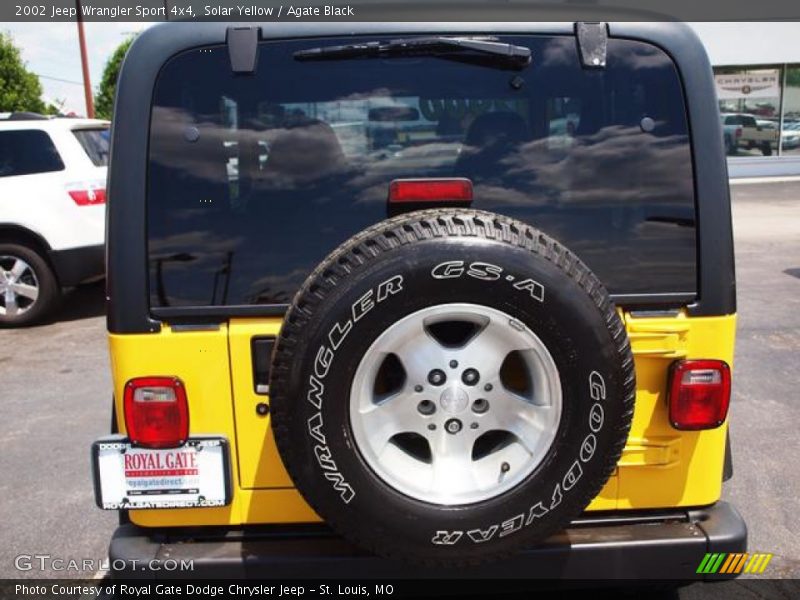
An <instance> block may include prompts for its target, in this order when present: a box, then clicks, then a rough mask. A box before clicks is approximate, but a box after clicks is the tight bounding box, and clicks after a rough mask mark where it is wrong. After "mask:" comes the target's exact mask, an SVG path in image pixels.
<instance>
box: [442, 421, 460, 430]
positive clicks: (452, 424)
mask: <svg viewBox="0 0 800 600" xmlns="http://www.w3.org/2000/svg"><path fill="white" fill-rule="evenodd" d="M461 427H463V426H462V425H461V421H459V420H458V419H448V420H447V422H446V423H445V424H444V428H445V430H446V431H447V433H458V432H459V431H461Z"/></svg>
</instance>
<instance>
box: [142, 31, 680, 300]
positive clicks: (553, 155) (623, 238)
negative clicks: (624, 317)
mask: <svg viewBox="0 0 800 600" xmlns="http://www.w3.org/2000/svg"><path fill="white" fill-rule="evenodd" d="M507 41H508V42H510V43H514V44H524V45H527V46H530V47H531V50H532V52H533V53H534V56H535V57H536V60H535V61H534V62H533V64H532V65H531V66H529V67H527V68H525V69H524V70H523V71H522V72H521V73H519V74H516V73H513V72H512V73H510V72H509V71H507V70H504V69H498V68H492V67H490V66H483V65H476V64H472V63H459V62H456V61H452V60H442V59H439V58H435V57H414V58H413V59H409V58H398V59H387V60H383V59H380V60H343V61H325V62H302V63H301V62H297V61H295V60H294V59H293V58H292V55H293V53H294V52H295V51H296V50H300V49H302V48H304V47H307V46H309V44H310V42H303V41H295V42H273V43H264V44H262V46H261V50H260V52H261V55H260V57H259V69H258V72H257V73H256V74H255V75H254V76H252V77H236V76H235V75H233V74H232V73H231V72H230V64H229V60H228V57H227V54H226V52H225V50H224V49H215V50H212V51H204V52H200V51H195V52H188V53H185V54H183V55H181V56H179V57H177V58H175V59H174V60H173V61H171V62H170V63H169V64H167V65H166V66H165V67H164V69H163V70H162V74H161V76H160V78H159V81H158V84H157V86H156V91H155V99H154V108H153V115H152V122H151V133H150V142H151V143H150V170H149V192H148V236H149V253H150V255H149V258H150V290H151V303H152V304H153V305H154V306H190V305H236V304H239V305H242V304H244V305H250V304H276V303H277V304H280V303H286V302H288V301H290V299H291V297H292V296H293V294H294V293H295V292H296V291H297V289H298V288H299V286H300V285H301V284H302V282H303V281H304V279H305V278H306V277H307V276H308V274H309V273H310V271H311V270H312V269H313V268H314V267H315V266H316V265H317V264H318V263H319V262H320V261H321V260H322V259H323V258H324V257H325V256H326V255H327V254H328V253H329V252H331V251H332V250H333V249H335V248H336V246H338V245H339V244H341V243H342V242H343V241H345V240H346V239H348V238H349V237H351V236H352V235H354V234H355V233H357V232H359V231H361V230H363V229H365V228H367V227H369V226H370V225H372V224H374V223H376V222H378V221H381V220H383V219H385V218H386V217H387V202H386V198H387V192H388V188H389V183H390V182H391V181H392V180H394V179H398V178H424V177H468V178H470V179H471V180H472V182H473V185H474V189H475V201H474V202H473V205H472V206H473V208H478V209H484V210H491V211H493V212H497V213H500V214H505V215H509V216H512V217H514V218H518V219H520V220H523V221H526V222H529V223H531V224H533V225H534V226H536V227H539V228H540V229H542V230H544V231H545V232H547V233H549V234H550V235H552V236H554V237H556V238H557V239H559V240H560V241H562V242H563V243H565V244H566V245H567V246H569V247H570V248H571V249H572V250H574V251H576V252H577V253H578V254H579V255H580V256H581V258H583V260H585V261H586V262H587V263H588V264H589V266H590V267H592V268H593V269H594V270H595V272H596V273H597V274H598V275H599V276H600V278H601V279H602V280H603V281H604V282H605V283H606V285H607V286H608V287H609V288H610V290H611V291H612V293H618V294H647V293H659V292H667V291H669V292H675V291H683V292H686V293H688V294H692V293H694V292H695V289H696V271H695V230H694V196H693V187H692V180H693V177H692V171H691V169H692V167H691V154H690V149H689V144H688V137H687V124H686V115H685V109H684V106H683V98H682V91H681V88H680V80H679V78H678V76H677V73H676V71H675V67H674V65H673V64H672V62H671V61H670V59H669V58H668V57H667V56H666V55H665V54H664V53H663V52H661V51H660V50H658V49H656V48H655V47H653V46H649V45H647V44H643V43H640V42H633V41H627V40H611V41H609V65H608V68H606V69H603V70H596V71H590V70H585V69H583V68H582V67H581V64H580V60H579V58H578V55H577V49H576V47H575V43H574V39H573V38H569V37H563V38H561V37H553V38H546V37H531V38H519V37H512V36H509V38H508V40H507ZM326 43H331V44H336V43H339V42H337V40H330V41H329V42H326ZM313 44H314V45H319V41H318V40H316V41H314V42H313ZM173 73H180V76H173V75H172V74H173ZM513 77H520V78H522V81H523V84H522V85H511V79H512V78H513ZM642 273H647V274H648V275H647V276H646V277H642Z"/></svg>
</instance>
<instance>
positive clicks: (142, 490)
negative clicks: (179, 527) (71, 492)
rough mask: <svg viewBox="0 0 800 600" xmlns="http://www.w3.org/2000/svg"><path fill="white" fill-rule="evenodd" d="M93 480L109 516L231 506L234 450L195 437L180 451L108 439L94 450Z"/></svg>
mask: <svg viewBox="0 0 800 600" xmlns="http://www.w3.org/2000/svg"><path fill="white" fill-rule="evenodd" d="M203 452H205V454H203ZM126 455H127V457H128V458H127V461H128V462H126ZM92 478H93V481H94V496H95V504H97V506H98V507H99V508H101V509H103V510H155V509H165V508H168V509H180V508H212V507H221V506H228V505H229V504H230V503H231V499H232V488H231V461H230V446H229V444H228V440H227V438H225V437H223V436H216V435H208V436H194V437H191V438H189V439H188V440H187V441H186V443H184V444H183V445H182V446H180V447H177V448H163V449H154V448H142V447H140V446H136V445H134V444H132V443H131V441H130V440H129V439H128V438H127V437H125V436H123V435H112V436H107V437H103V438H101V439H99V440H96V441H95V442H94V443H93V444H92Z"/></svg>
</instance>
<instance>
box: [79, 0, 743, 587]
mask: <svg viewBox="0 0 800 600" xmlns="http://www.w3.org/2000/svg"><path fill="white" fill-rule="evenodd" d="M421 10H422V9H421ZM486 10H487V14H488V12H489V11H491V13H492V16H493V17H497V14H498V13H497V12H496V11H497V10H499V9H498V8H496V7H495V5H492V6H491V7H489V8H487V9H486ZM409 55H411V56H413V59H409V58H408V56H409ZM552 57H557V60H552ZM711 73H712V71H711V68H710V66H709V63H708V60H707V57H706V54H705V51H704V49H703V46H702V44H701V42H700V41H699V39H698V38H697V37H696V36H695V34H694V33H693V32H692V30H691V29H690V28H689V27H688V26H685V25H683V24H679V23H636V22H620V23H609V24H606V23H580V22H579V23H540V22H535V23H534V22H531V23H513V22H503V23H498V22H493V20H492V19H488V18H487V19H486V22H484V23H481V24H480V25H479V24H477V23H440V22H436V23H434V22H424V23H419V24H409V23H392V22H385V23H369V24H353V23H336V24H334V23H302V24H298V25H290V24H282V26H281V27H280V28H276V27H275V26H274V24H269V23H264V24H256V23H250V24H248V25H247V26H241V25H239V26H237V27H228V26H227V25H226V24H225V23H203V24H202V25H190V24H186V23H167V24H162V25H157V26H155V27H152V28H150V29H148V30H147V31H145V32H144V33H142V34H141V35H140V36H139V37H138V38H137V39H136V41H135V42H134V43H133V46H132V47H131V49H130V52H129V54H128V56H127V58H126V60H125V63H124V66H123V68H122V72H121V75H120V79H119V85H118V88H117V100H116V102H117V104H116V107H117V111H116V114H117V117H116V118H115V122H114V125H113V131H112V146H113V153H114V157H115V158H114V161H113V163H112V165H111V167H110V169H111V172H110V177H109V192H110V194H111V195H112V197H113V199H114V201H113V202H112V203H111V204H110V206H109V211H110V212H109V221H108V267H109V281H108V294H109V301H108V331H109V342H110V352H111V355H112V360H111V363H110V364H111V369H112V374H113V381H114V386H113V389H114V397H113V400H112V402H111V403H110V404H111V406H110V408H111V409H112V410H113V415H114V417H113V426H112V431H111V433H110V435H108V436H104V437H103V438H101V439H99V440H98V441H97V442H95V443H94V444H93V447H92V456H93V459H92V461H93V468H94V482H95V494H96V502H97V505H98V506H99V507H101V508H103V509H107V510H116V511H120V519H121V520H120V527H119V529H118V530H117V532H116V533H115V535H114V537H113V539H112V540H111V545H110V549H109V557H110V564H111V565H112V567H113V569H114V575H115V576H123V577H124V576H135V577H137V578H140V577H147V576H153V577H155V576H159V573H160V572H159V571H152V572H142V570H141V565H143V564H147V561H148V560H150V559H152V558H153V557H167V556H168V557H169V558H170V559H174V560H176V561H177V560H183V559H187V560H188V559H193V561H194V562H193V563H192V564H193V566H194V571H193V572H192V575H193V576H198V575H200V573H201V572H202V573H206V574H213V576H215V577H221V576H224V575H226V574H227V575H233V576H242V575H252V576H258V577H264V578H272V577H287V576H298V577H300V576H303V575H305V576H309V575H312V574H313V575H314V576H317V577H322V576H326V577H363V576H364V575H365V574H369V575H370V576H373V577H384V576H386V577H388V576H391V575H405V576H414V577H419V576H422V575H432V576H439V577H457V576H462V575H467V576H473V577H474V576H481V575H483V576H489V575H493V576H511V577H547V578H554V577H580V578H584V579H599V578H604V577H609V576H612V577H618V578H651V579H659V580H664V579H676V580H678V581H683V580H691V579H695V578H698V577H705V575H703V574H700V575H698V573H705V571H703V565H704V564H705V563H704V562H703V560H704V556H705V557H707V553H715V554H714V555H715V556H719V553H725V552H743V551H744V550H745V549H746V542H747V531H746V527H745V524H744V521H743V519H742V517H741V516H740V515H739V513H738V512H737V511H736V509H735V508H734V507H733V506H731V505H730V504H728V503H726V502H723V501H721V500H720V496H721V491H722V485H723V480H725V479H726V478H728V477H730V474H731V454H730V451H729V450H730V446H729V441H728V440H729V437H728V427H727V423H728V406H729V401H730V385H731V369H730V366H731V365H732V361H733V347H734V337H735V322H736V296H735V273H734V264H733V236H732V230H731V213H730V201H729V192H728V181H727V177H726V163H725V153H724V148H723V143H722V140H723V136H722V130H721V127H720V121H719V118H718V108H717V104H716V100H715V94H714V82H713V79H712V77H711ZM391 106H394V107H396V109H392V110H389V109H388V108H387V107H391ZM376 107H381V110H379V111H377V110H374V109H375V108H376ZM376 119H377V121H376ZM558 119H566V120H565V121H563V122H564V126H563V127H560V126H559V127H557V128H554V127H553V125H552V124H553V123H554V122H556V121H557V120H558ZM690 121H691V123H692V127H691V128H690V127H689V122H690ZM353 123H356V124H358V126H357V127H355V126H352V124H353ZM375 123H379V124H380V125H379V126H377V127H375V126H373V125H374V124H375ZM343 124H346V126H343ZM377 129H380V135H379V136H377V135H373V136H370V135H369V132H370V131H371V130H373V131H374V130H377ZM345 136H346V139H347V143H344V142H343V140H344V137H345ZM553 136H556V137H558V138H559V140H561V139H563V138H568V143H562V142H559V143H552V141H553V140H552V139H551V137H553ZM386 149H391V150H390V151H378V150H386ZM429 155H430V156H435V157H436V160H434V161H424V160H418V157H419V156H429ZM233 158H236V168H235V173H234V170H232V169H230V168H229V165H230V163H231V161H232V159H233ZM331 532H333V534H332V533H331ZM334 534H335V535H334ZM706 560H707V559H706ZM715 560H716V559H715ZM463 567H468V570H464V569H463ZM714 571H715V572H716V569H715V570H714ZM722 571H723V573H721V574H714V575H708V577H711V578H725V577H733V576H735V574H734V573H728V572H727V570H724V569H723V570H722Z"/></svg>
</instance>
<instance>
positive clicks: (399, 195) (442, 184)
mask: <svg viewBox="0 0 800 600" xmlns="http://www.w3.org/2000/svg"><path fill="white" fill-rule="evenodd" d="M405 202H463V203H467V204H468V203H470V202H472V182H471V181H470V180H469V179H463V178H453V179H395V180H394V181H392V183H390V184H389V204H397V203H405Z"/></svg>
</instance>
